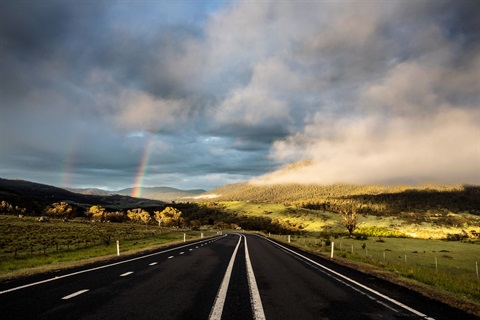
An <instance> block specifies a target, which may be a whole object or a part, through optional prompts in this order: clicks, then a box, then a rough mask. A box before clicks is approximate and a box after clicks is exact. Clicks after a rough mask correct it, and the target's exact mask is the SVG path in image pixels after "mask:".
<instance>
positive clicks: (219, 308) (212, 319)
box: [208, 236, 242, 320]
mask: <svg viewBox="0 0 480 320" xmlns="http://www.w3.org/2000/svg"><path fill="white" fill-rule="evenodd" d="M241 242H242V237H240V236H239V237H238V243H237V246H236V247H235V250H233V254H232V257H231V258H230V262H229V263H228V267H227V270H226V271H225V275H224V277H223V280H222V284H221V285H220V288H219V289H218V293H217V296H216V297H215V302H214V304H213V307H212V310H211V311H210V316H209V317H208V319H209V320H221V319H222V312H223V306H224V305H225V299H226V298H227V290H228V284H229V283H230V277H231V276H232V270H233V264H234V263H235V257H236V256H237V251H238V247H239V246H240V243H241Z"/></svg>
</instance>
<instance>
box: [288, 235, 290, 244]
mask: <svg viewBox="0 0 480 320" xmlns="http://www.w3.org/2000/svg"><path fill="white" fill-rule="evenodd" d="M288 243H290V235H288Z"/></svg>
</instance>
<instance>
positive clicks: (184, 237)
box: [183, 233, 187, 242]
mask: <svg viewBox="0 0 480 320" xmlns="http://www.w3.org/2000/svg"><path fill="white" fill-rule="evenodd" d="M186 241H187V234H186V233H184V234H183V242H186Z"/></svg>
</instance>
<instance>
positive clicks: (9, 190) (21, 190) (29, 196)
mask: <svg viewBox="0 0 480 320" xmlns="http://www.w3.org/2000/svg"><path fill="white" fill-rule="evenodd" d="M0 200H2V201H7V202H9V203H10V204H12V205H13V206H18V207H21V208H26V209H27V212H28V213H29V214H33V215H39V214H41V213H42V210H43V209H44V208H45V207H46V206H47V205H50V204H52V203H54V202H61V201H64V202H68V203H72V204H75V205H77V206H79V207H82V208H87V207H90V206H92V205H100V206H103V207H106V208H111V209H114V210H122V209H125V208H138V207H152V206H162V205H163V204H164V203H163V202H162V201H157V200H149V199H139V198H133V197H129V196H123V195H109V194H105V195H98V194H93V195H92V194H81V193H75V192H72V191H69V190H65V189H62V188H57V187H54V186H49V185H45V184H40V183H35V182H30V181H25V180H9V179H2V178H0Z"/></svg>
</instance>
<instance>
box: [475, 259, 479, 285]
mask: <svg viewBox="0 0 480 320" xmlns="http://www.w3.org/2000/svg"><path fill="white" fill-rule="evenodd" d="M475 269H476V270H477V281H478V280H479V279H478V261H475Z"/></svg>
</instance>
